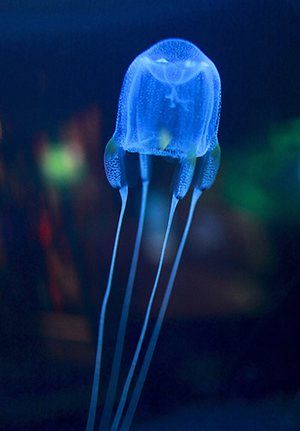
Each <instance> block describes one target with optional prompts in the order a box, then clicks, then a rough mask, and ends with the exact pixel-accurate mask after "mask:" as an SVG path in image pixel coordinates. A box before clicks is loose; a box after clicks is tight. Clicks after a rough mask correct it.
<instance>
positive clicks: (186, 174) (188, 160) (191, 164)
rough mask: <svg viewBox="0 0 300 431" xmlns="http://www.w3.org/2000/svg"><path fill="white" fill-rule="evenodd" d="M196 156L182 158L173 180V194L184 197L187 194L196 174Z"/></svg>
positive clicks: (179, 197) (180, 197)
mask: <svg viewBox="0 0 300 431" xmlns="http://www.w3.org/2000/svg"><path fill="white" fill-rule="evenodd" d="M195 164H196V157H184V158H183V159H182V160H180V162H179V165H178V167H177V169H176V171H175V175H174V180H173V194H174V196H176V198H177V199H183V198H184V196H185V195H186V194H187V192H188V190H189V188H190V185H191V182H192V179H193V175H194V170H195Z"/></svg>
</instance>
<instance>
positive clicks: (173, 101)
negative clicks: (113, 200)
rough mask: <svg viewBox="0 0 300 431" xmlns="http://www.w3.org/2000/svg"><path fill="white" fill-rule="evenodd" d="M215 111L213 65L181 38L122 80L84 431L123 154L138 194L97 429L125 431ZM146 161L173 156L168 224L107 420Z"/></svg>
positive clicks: (210, 167) (108, 155)
mask: <svg viewBox="0 0 300 431" xmlns="http://www.w3.org/2000/svg"><path fill="white" fill-rule="evenodd" d="M220 106H221V85H220V78H219V74H218V71H217V69H216V67H215V66H214V64H213V63H212V61H211V60H210V59H209V58H208V57H206V55H205V54H203V52H202V51H200V50H199V49H198V48H197V47H196V46H195V45H193V44H192V43H190V42H187V41H185V40H181V39H167V40H164V41H161V42H159V43H157V44H155V45H154V46H152V47H151V48H150V49H148V50H147V51H145V52H144V53H142V54H141V55H139V56H138V57H137V58H136V59H135V60H134V61H133V62H132V64H131V65H130V66H129V68H128V71H127V73H126V75H125V78H124V82H123V87H122V91H121V95H120V100H119V109H118V117H117V124H116V129H115V132H114V134H113V136H112V138H111V139H110V141H109V142H108V144H107V146H106V149H105V155H104V162H105V171H106V175H107V178H108V181H109V182H110V184H111V185H112V186H113V187H115V188H118V189H119V191H120V195H121V200H122V206H121V211H120V215H119V222H118V226H117V231H116V237H115V241H114V247H113V252H112V259H111V265H110V270H109V276H108V281H107V285H106V289H105V294H104V299H103V303H102V307H101V311H100V320H99V332H98V346H97V354H96V365H95V372H94V380H93V388H92V397H91V405H90V410H89V417H88V422H87V428H86V429H87V431H93V429H94V423H95V416H96V407H97V397H98V389H99V387H100V388H101V384H100V383H101V380H100V371H101V360H102V350H103V337H104V324H105V315H106V308H107V304H108V300H109V296H110V291H111V287H112V280H113V274H114V268H115V262H116V255H117V248H118V242H119V238H120V232H121V226H122V222H123V216H124V212H125V207H126V202H127V195H128V181H127V165H126V163H127V161H126V157H125V156H126V152H129V153H138V154H139V167H140V169H139V171H140V179H141V182H142V197H141V207H140V215H139V222H138V229H137V235H136V240H135V245H134V251H133V256H132V262H131V266H130V271H129V277H128V281H127V286H126V290H125V294H124V302H123V306H122V311H121V318H120V324H119V328H118V334H117V344H116V349H115V353H114V358H113V363H112V369H111V375H110V379H109V385H108V390H107V395H106V399H105V403H104V407H103V412H102V417H101V423H100V428H99V430H100V431H129V429H130V427H131V423H132V419H133V415H134V412H135V410H136V407H137V403H138V401H139V398H140V394H141V391H142V387H143V384H144V381H145V378H146V375H147V371H148V368H149V366H150V362H151V358H152V355H153V352H154V349H155V346H156V343H157V340H158V336H159V333H160V329H161V326H162V322H163V319H164V315H165V312H166V309H167V306H168V302H169V298H170V295H171V292H172V289H173V285H174V281H175V277H176V273H177V270H178V267H179V263H180V260H181V256H182V253H183V249H184V246H185V243H186V239H187V236H188V232H189V229H190V226H191V222H192V218H193V214H194V210H195V207H196V203H197V202H198V200H199V198H200V196H201V195H202V192H203V191H204V190H206V189H208V188H210V187H211V186H212V184H213V182H214V180H215V178H216V175H217V172H218V168H219V164H220V147H219V145H218V139H217V132H218V125H219V116H220ZM150 156H165V157H172V158H174V159H176V160H177V163H176V164H177V167H176V171H175V179H174V181H173V190H172V201H171V206H170V212H169V219H168V223H167V226H166V233H165V237H164V241H163V244H162V250H161V255H160V259H159V263H158V269H157V273H156V276H155V280H154V283H153V287H152V289H151V294H150V296H149V301H148V305H147V309H146V313H145V318H144V321H143V325H142V328H141V332H140V336H139V339H138V342H137V345H136V348H135V351H134V355H133V358H132V362H131V365H130V368H129V371H128V374H127V377H126V379H125V382H124V384H123V389H122V391H121V394H120V399H119V402H118V405H117V408H116V411H115V415H113V411H114V402H115V399H116V395H117V387H118V381H119V375H120V367H121V364H122V353H123V346H124V340H125V333H126V326H127V318H128V315H129V307H130V302H131V296H132V292H133V285H134V280H135V274H136V270H137V265H138V258H139V252H140V246H141V240H142V232H143V225H144V219H145V212H146V202H147V196H148V187H149V182H150V175H149V172H150V163H151V157H150ZM197 159H198V160H197ZM192 182H193V189H194V190H193V194H192V198H191V205H190V210H189V215H188V218H187V222H186V226H185V229H184V232H183V236H182V239H181V242H180V244H179V247H178V251H177V254H176V258H175V260H174V264H173V268H172V271H171V274H170V278H169V282H168V284H167V287H166V290H165V294H164V297H163V301H162V304H161V307H160V312H159V315H158V317H157V320H156V323H155V326H154V329H153V331H152V335H151V337H150V341H149V344H148V348H147V349H146V353H145V356H144V360H143V363H142V365H141V367H140V371H139V374H138V377H137V380H136V385H135V387H134V389H133V391H132V394H131V397H130V400H129V402H128V403H127V401H128V396H129V393H130V392H129V391H130V388H131V386H132V382H133V377H134V374H135V373H136V368H137V366H138V363H139V359H140V354H141V351H142V347H143V344H144V341H145V335H146V331H147V329H148V323H149V319H150V316H151V311H152V306H153V302H154V299H155V295H156V291H157V288H158V285H159V281H160V275H161V271H162V267H163V262H164V257H165V253H166V250H167V245H168V239H169V234H170V231H171V227H172V221H173V218H174V214H175V210H176V208H177V204H178V202H179V200H180V199H182V198H183V197H184V196H185V195H186V193H187V192H188V190H189V188H190V186H191V184H192ZM126 404H128V406H127V407H128V408H127V411H125V412H124V410H125V408H126Z"/></svg>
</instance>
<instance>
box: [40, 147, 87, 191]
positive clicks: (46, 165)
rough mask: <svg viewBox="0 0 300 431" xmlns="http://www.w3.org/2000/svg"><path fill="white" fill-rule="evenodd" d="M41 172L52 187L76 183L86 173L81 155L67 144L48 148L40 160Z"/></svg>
mask: <svg viewBox="0 0 300 431" xmlns="http://www.w3.org/2000/svg"><path fill="white" fill-rule="evenodd" d="M41 170H42V173H43V175H44V177H45V179H46V180H47V181H48V182H49V183H52V184H54V185H57V186H63V185H72V184H74V183H77V182H78V181H79V180H80V179H81V178H82V177H83V175H84V173H85V171H86V163H85V160H84V157H83V154H82V153H81V152H80V151H78V149H74V148H73V147H72V146H71V145H69V144H56V145H52V146H48V147H47V148H46V149H45V150H44V153H43V155H42V158H41Z"/></svg>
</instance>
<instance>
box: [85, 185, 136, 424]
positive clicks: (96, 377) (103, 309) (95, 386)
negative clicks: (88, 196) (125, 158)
mask: <svg viewBox="0 0 300 431" xmlns="http://www.w3.org/2000/svg"><path fill="white" fill-rule="evenodd" d="M119 192H120V195H121V200H122V205H121V210H120V215H119V221H118V226H117V231H116V236H115V242H114V247H113V252H112V258H111V263H110V269H109V276H108V281H107V285H106V289H105V294H104V298H103V302H102V306H101V311H100V319H99V329H98V342H97V352H96V361H95V371H94V378H93V386H92V395H91V404H90V408H89V415H88V421H87V426H86V431H92V430H93V429H94V424H95V416H96V409H97V400H98V391H99V385H100V373H101V362H102V349H103V333H104V323H105V314H106V308H107V303H108V300H109V296H110V291H111V285H112V279H113V274H114V268H115V262H116V256H117V250H118V244H119V238H120V233H121V228H122V224H123V218H124V213H125V208H126V203H127V196H128V187H127V186H123V187H121V188H120V190H119Z"/></svg>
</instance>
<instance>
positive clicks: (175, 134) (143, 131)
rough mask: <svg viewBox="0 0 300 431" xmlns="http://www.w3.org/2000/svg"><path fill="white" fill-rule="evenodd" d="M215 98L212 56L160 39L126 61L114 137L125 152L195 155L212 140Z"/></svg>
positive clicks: (215, 123) (216, 108)
mask: <svg viewBox="0 0 300 431" xmlns="http://www.w3.org/2000/svg"><path fill="white" fill-rule="evenodd" d="M220 101H221V87H220V78H219V74H218V71H217V69H216V67H215V65H214V64H213V63H212V61H211V60H210V59H209V58H208V57H207V56H206V55H205V54H203V52H202V51H200V49H199V48H197V47H196V46H195V45H193V44H192V43H190V42H187V41H185V40H181V39H167V40H163V41H162V42H159V43H157V44H155V45H154V46H152V47H151V48H150V49H148V50H147V51H145V52H143V53H142V54H141V55H139V56H138V57H137V58H136V59H135V60H134V61H133V62H132V64H131V65H130V66H129V68H128V71H127V73H126V76H125V79H124V83H123V87H122V91H121V96H120V102H119V110H118V119H117V125H116V130H115V133H114V135H113V140H114V142H115V144H116V145H117V146H120V147H122V148H123V149H124V150H126V151H129V152H137V153H140V154H148V155H160V156H169V157H175V158H183V157H189V158H191V157H200V156H202V155H203V154H205V153H206V151H207V150H209V149H211V148H212V147H213V146H214V145H215V144H216V134H217V129H218V122H219V112H220Z"/></svg>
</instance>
